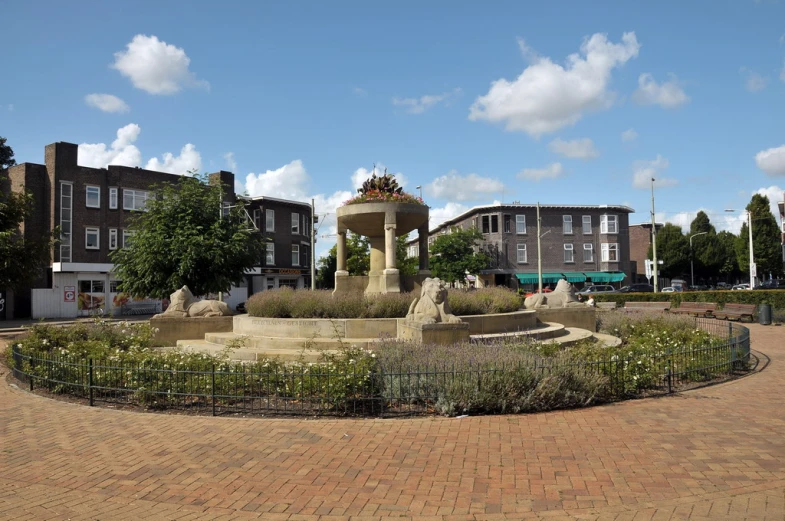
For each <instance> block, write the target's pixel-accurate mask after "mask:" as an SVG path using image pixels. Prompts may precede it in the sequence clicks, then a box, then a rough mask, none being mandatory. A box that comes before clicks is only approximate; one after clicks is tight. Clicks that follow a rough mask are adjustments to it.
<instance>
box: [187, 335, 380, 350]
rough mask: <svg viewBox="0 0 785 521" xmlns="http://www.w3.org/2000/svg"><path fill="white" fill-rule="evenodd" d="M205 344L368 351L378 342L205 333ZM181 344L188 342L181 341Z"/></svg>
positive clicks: (375, 339) (358, 339)
mask: <svg viewBox="0 0 785 521" xmlns="http://www.w3.org/2000/svg"><path fill="white" fill-rule="evenodd" d="M204 339H205V340H206V341H207V342H210V343H213V344H222V345H226V344H228V343H229V342H232V341H235V340H242V341H243V343H244V345H243V346H242V347H244V348H255V349H257V350H258V349H316V350H320V349H340V348H342V347H350V346H355V347H359V348H362V349H368V348H369V346H370V345H371V344H373V343H374V342H378V341H379V340H380V339H379V338H338V337H333V338H323V337H318V338H283V337H274V336H256V335H254V336H248V335H238V334H237V333H231V332H227V333H207V334H205V335H204ZM181 342H188V341H187V340H181V341H179V342H178V345H179V344H180V343H181Z"/></svg>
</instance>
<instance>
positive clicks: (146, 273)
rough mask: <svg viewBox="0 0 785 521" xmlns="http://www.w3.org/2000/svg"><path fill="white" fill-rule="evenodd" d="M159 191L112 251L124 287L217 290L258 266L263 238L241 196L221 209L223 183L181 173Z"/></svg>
mask: <svg viewBox="0 0 785 521" xmlns="http://www.w3.org/2000/svg"><path fill="white" fill-rule="evenodd" d="M155 191H156V197H155V198H152V199H148V200H147V207H146V211H144V212H140V213H138V214H137V215H136V216H135V217H133V218H132V221H131V225H130V230H131V231H132V232H133V238H132V239H131V240H130V244H129V245H126V247H125V248H122V249H120V250H116V251H114V252H113V253H112V256H111V258H112V262H114V263H115V272H116V273H117V275H118V277H119V278H120V279H121V280H122V281H123V282H122V290H123V291H124V292H128V293H130V294H132V295H134V296H150V297H154V298H166V297H168V296H169V294H170V293H172V292H173V291H174V290H176V289H177V288H180V287H182V286H184V285H185V286H188V288H189V289H190V290H191V291H192V292H193V294H194V295H205V294H207V293H217V292H220V291H226V290H228V289H229V287H230V286H231V285H232V284H235V285H236V284H239V283H241V282H242V280H243V276H244V274H245V271H246V270H248V269H250V268H252V267H254V266H257V265H259V263H260V262H261V260H262V258H263V257H264V252H265V247H264V242H263V240H262V237H261V235H260V234H259V233H258V232H257V231H256V230H253V229H252V228H251V227H250V226H249V224H248V223H247V220H246V213H245V209H244V206H243V204H242V202H241V201H238V203H237V204H236V205H235V206H234V207H233V208H228V209H224V210H223V211H222V209H221V205H222V203H221V197H222V187H221V185H220V184H208V183H207V182H206V179H205V178H204V177H203V176H194V177H189V176H182V177H181V178H180V179H179V180H178V181H177V182H176V183H174V184H167V185H162V186H158V187H156V189H155ZM222 212H223V215H221V213H222Z"/></svg>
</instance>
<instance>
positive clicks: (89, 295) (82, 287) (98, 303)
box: [77, 279, 106, 317]
mask: <svg viewBox="0 0 785 521" xmlns="http://www.w3.org/2000/svg"><path fill="white" fill-rule="evenodd" d="M105 308H106V293H105V288H104V280H103V279H99V280H80V281H79V295H78V297H77V309H78V315H79V316H80V317H88V316H91V315H103V314H104V309H105Z"/></svg>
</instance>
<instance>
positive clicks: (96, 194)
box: [85, 185, 101, 208]
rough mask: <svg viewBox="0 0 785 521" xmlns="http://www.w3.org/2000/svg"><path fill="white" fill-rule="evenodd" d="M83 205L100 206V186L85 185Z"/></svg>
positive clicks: (89, 206)
mask: <svg viewBox="0 0 785 521" xmlns="http://www.w3.org/2000/svg"><path fill="white" fill-rule="evenodd" d="M85 194H86V195H85V206H87V207H88V208H100V207H101V188H100V187H98V186H90V185H87V186H86V187H85Z"/></svg>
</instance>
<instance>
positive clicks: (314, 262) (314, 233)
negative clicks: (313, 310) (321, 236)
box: [310, 198, 316, 291]
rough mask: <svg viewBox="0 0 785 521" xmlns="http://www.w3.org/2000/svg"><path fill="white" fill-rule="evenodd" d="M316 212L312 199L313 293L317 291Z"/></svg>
mask: <svg viewBox="0 0 785 521" xmlns="http://www.w3.org/2000/svg"><path fill="white" fill-rule="evenodd" d="M315 216H316V212H315V210H314V202H313V198H311V229H310V232H311V291H313V290H315V289H316V252H314V249H313V245H314V243H315V242H316V240H315V239H314V236H315V235H316V229H315V227H314V224H316V222H315Z"/></svg>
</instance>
